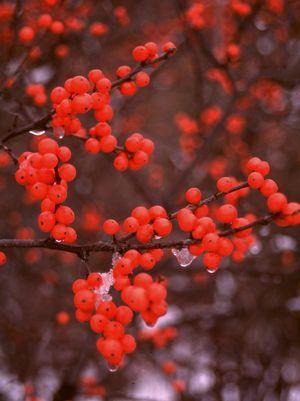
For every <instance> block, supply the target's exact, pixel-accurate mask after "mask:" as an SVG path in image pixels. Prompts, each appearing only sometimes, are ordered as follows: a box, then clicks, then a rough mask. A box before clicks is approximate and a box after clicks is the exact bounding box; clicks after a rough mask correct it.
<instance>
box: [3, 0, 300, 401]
mask: <svg viewBox="0 0 300 401" xmlns="http://www.w3.org/2000/svg"><path fill="white" fill-rule="evenodd" d="M45 12H48V13H50V14H51V15H52V16H55V18H56V19H58V20H60V21H62V22H63V23H64V24H65V31H64V32H63V33H62V34H60V35H57V34H53V33H46V34H41V35H40V36H39V37H38V38H37V43H36V44H35V47H34V48H28V47H26V46H24V45H22V44H21V43H19V42H18V38H17V36H16V34H15V32H17V30H18V29H19V27H22V26H23V25H26V24H30V23H32V24H34V21H35V20H36V18H37V17H38V16H39V15H40V14H41V13H45ZM0 22H1V24H0V45H1V54H0V62H1V74H0V75H1V82H2V84H1V88H2V89H1V97H0V130H1V137H2V138H3V137H4V136H5V135H6V134H7V132H8V130H9V129H11V128H12V127H13V126H17V127H22V126H23V125H25V124H27V123H29V122H31V121H34V120H36V119H39V118H41V117H42V116H43V115H46V114H47V112H48V111H49V110H50V108H51V104H50V102H49V93H50V91H51V89H52V88H53V87H54V86H57V85H63V83H64V81H65V80H66V79H67V78H69V77H72V76H74V75H79V74H80V75H86V74H87V73H88V71H89V70H90V69H92V68H101V69H102V70H103V71H105V73H106V74H108V76H109V77H111V78H112V79H115V70H116V68H117V67H118V66H120V65H123V64H129V65H134V63H133V61H132V57H131V51H132V49H133V48H134V47H135V46H137V45H139V44H143V43H145V42H147V41H154V42H157V43H158V44H159V45H162V44H163V43H164V42H166V41H169V40H171V41H173V42H174V43H175V44H176V45H177V47H178V51H177V53H176V54H175V55H174V57H172V58H171V59H170V60H168V61H167V62H165V63H164V64H161V65H160V66H159V67H158V68H156V69H154V70H153V71H152V70H151V84H150V86H149V87H147V88H144V89H140V90H138V92H137V93H136V95H134V96H133V97H131V98H126V97H123V96H121V94H119V93H118V92H115V93H114V95H113V101H112V104H113V107H114V110H115V116H114V118H113V121H112V127H113V132H114V134H115V135H116V136H117V137H118V138H120V139H119V140H120V143H123V142H124V141H125V139H126V138H127V136H129V135H130V134H131V133H133V132H141V133H142V134H143V135H144V136H145V137H147V138H150V139H152V140H153V141H154V142H155V146H156V149H155V152H154V155H153V157H152V160H151V162H150V164H149V165H147V166H146V167H145V168H143V169H142V170H141V171H139V172H126V173H120V172H117V171H116V170H115V169H114V167H113V165H112V158H111V157H110V156H109V155H108V156H107V155H103V154H98V155H90V154H87V153H86V152H85V151H84V149H83V146H82V144H81V143H80V141H76V140H74V138H72V137H64V138H61V139H60V142H61V144H62V143H63V144H68V145H69V146H70V147H71V148H72V152H73V157H72V161H73V163H74V164H75V165H76V167H77V170H78V176H77V178H76V180H75V181H74V182H73V183H72V184H71V185H70V197H69V199H70V200H69V202H68V204H69V205H70V206H72V208H74V210H75V212H76V224H75V226H76V230H77V232H78V237H79V239H78V242H82V243H84V242H87V241H96V240H97V239H107V237H106V236H105V234H104V233H103V232H102V230H101V225H102V222H103V220H104V219H107V218H115V219H118V220H122V219H124V218H125V217H127V216H128V215H129V214H130V212H131V209H132V208H133V207H135V206H137V205H145V206H151V205H154V204H161V205H163V206H165V207H166V208H167V209H168V210H170V211H172V210H176V209H178V207H180V206H182V205H183V204H184V199H183V198H184V192H185V190H186V189H187V188H189V187H190V186H197V187H199V188H200V189H201V191H202V192H203V194H204V196H208V195H210V194H211V193H214V192H215V191H216V187H215V181H216V179H218V178H219V177H220V176H223V175H233V176H235V177H236V178H238V179H243V175H242V172H241V168H242V166H243V163H244V160H245V159H246V158H248V157H249V156H251V155H256V156H259V157H261V158H263V159H264V160H268V161H269V163H270V164H271V178H274V179H275V180H276V181H277V182H278V183H279V187H280V190H281V191H282V192H284V193H285V194H287V196H288V198H289V199H291V200H295V201H296V200H299V195H300V190H299V183H300V181H299V179H300V150H299V149H300V147H299V145H300V130H299V123H300V113H299V111H300V79H299V78H300V76H299V71H300V4H299V2H298V1H296V0H290V1H289V0H287V1H283V0H215V1H210V0H203V1H185V0H172V1H171V0H151V1H147V0H140V1H138V2H137V1H133V0H132V1H131V0H124V1H121V0H119V1H110V0H98V1H93V0H86V1H79V0H78V1H76V0H74V1H71V0H66V1H60V2H59V1H50V0H48V1H42V0H38V1H37V0H24V1H22V0H18V1H1V3H0ZM11 76H13V80H12V82H10V81H9V82H8V81H7V78H8V77H11ZM3 83H4V84H3ZM31 83H39V84H43V85H44V86H45V94H46V95H47V97H46V99H45V101H44V102H41V103H43V104H36V103H34V102H33V101H32V99H31V98H30V97H29V96H28V94H27V93H26V87H27V86H28V84H31ZM83 125H84V126H85V127H89V126H90V125H91V121H90V120H89V117H87V118H86V119H85V120H83ZM47 134H48V135H50V136H51V135H53V133H52V131H51V129H50V128H49V130H48V131H47ZM81 134H82V135H84V132H81ZM9 145H10V146H11V147H12V148H13V150H14V152H15V153H16V154H20V153H21V152H23V151H25V150H28V149H35V146H36V138H35V137H34V136H33V135H31V134H30V133H26V134H24V135H22V136H20V137H18V138H16V140H14V141H11V143H9ZM0 165H1V175H0V190H1V196H0V210H1V219H0V233H1V234H0V236H1V238H23V239H26V238H34V237H37V238H39V237H41V234H40V233H39V230H38V227H37V223H36V218H37V215H38V212H39V207H38V205H37V204H32V202H30V200H29V199H28V197H26V194H25V191H24V189H23V188H22V187H20V186H19V185H17V184H16V183H15V181H14V178H13V174H14V171H15V167H14V166H13V164H12V163H10V161H9V158H8V157H7V154H5V153H0ZM239 210H241V213H255V214H256V215H257V216H262V215H264V214H265V213H266V207H265V202H264V201H263V200H262V199H261V197H259V196H257V195H255V194H254V195H251V196H250V197H248V198H246V199H242V201H241V202H240V204H239ZM256 234H257V242H256V244H255V245H254V246H253V247H252V248H250V250H249V252H248V254H247V255H246V257H245V258H244V259H243V260H241V261H240V262H239V263H233V262H231V261H229V260H228V261H227V262H225V263H224V264H223V265H222V267H221V268H220V270H219V271H218V272H217V273H216V274H214V275H211V274H209V273H207V272H206V271H205V270H204V268H203V266H202V264H201V259H200V258H197V259H196V260H195V261H194V262H193V263H192V264H191V265H190V266H189V267H186V268H183V267H181V266H180V265H179V264H178V262H177V260H176V258H175V257H174V256H173V255H172V254H171V252H166V254H165V257H164V259H163V260H162V261H161V262H160V263H159V264H158V265H157V266H156V267H155V269H154V270H153V271H152V273H153V275H154V276H155V275H156V276H157V275H164V276H166V277H167V278H168V283H169V286H168V288H169V291H168V304H169V311H168V314H167V315H166V316H165V317H163V318H161V319H160V320H159V322H158V324H157V325H156V326H155V327H154V328H147V327H146V326H145V325H143V324H142V323H141V322H140V321H139V320H138V319H137V320H136V322H135V323H134V325H133V326H132V327H131V332H132V333H134V334H135V335H136V336H137V337H138V338H139V342H138V347H137V350H136V351H135V353H133V354H132V355H130V357H128V358H127V360H126V363H125V366H124V367H123V368H122V369H120V370H118V371H117V372H114V373H112V372H109V371H108V369H107V366H106V365H105V362H104V361H103V359H102V358H101V357H100V356H99V354H98V352H97V350H96V348H95V339H96V336H95V335H94V334H93V333H91V331H90V330H89V328H88V325H83V324H79V323H78V322H77V321H76V320H75V318H74V308H73V304H72V298H73V296H72V291H71V285H72V282H73V281H74V280H75V279H76V278H79V277H83V276H84V274H85V267H84V266H83V263H82V262H81V261H80V260H79V258H77V256H76V255H72V254H67V253H63V252H56V251H53V250H41V249H29V250H20V249H17V250H8V251H7V258H8V262H7V264H6V265H4V266H1V273H0V274H1V276H0V277H1V290H0V308H1V313H0V338H1V345H0V361H1V363H0V400H3V401H21V400H26V401H48V400H49V401H50V400H53V401H67V400H69V401H70V400H74V401H88V400H89V401H94V400H95V401H96V400H102V399H105V400H116V401H122V400H136V401H144V400H146V401H172V400H184V401H193V400H197V401H198V400H201V401H279V400H280V401H298V400H300V341H299V338H300V286H299V279H300V265H299V230H296V228H278V227H276V226H266V227H263V228H260V229H258V230H256ZM90 265H91V268H92V270H94V271H106V270H109V269H110V267H111V255H110V254H105V253H98V254H95V255H93V256H92V257H91V260H90ZM174 364H175V365H174ZM174 366H175V367H176V369H175V371H174Z"/></svg>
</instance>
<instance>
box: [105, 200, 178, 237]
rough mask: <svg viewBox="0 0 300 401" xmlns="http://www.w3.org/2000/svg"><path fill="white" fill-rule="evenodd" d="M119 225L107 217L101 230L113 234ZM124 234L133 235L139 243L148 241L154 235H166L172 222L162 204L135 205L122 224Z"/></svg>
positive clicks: (169, 231)
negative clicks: (148, 206)
mask: <svg viewBox="0 0 300 401" xmlns="http://www.w3.org/2000/svg"><path fill="white" fill-rule="evenodd" d="M120 229H121V227H120V225H119V223H118V222H117V221H115V220H112V219H109V220H106V221H105V222H104V225H103V230H104V231H105V232H106V234H109V235H115V234H117V233H118V232H119V231H120ZM122 229H123V231H124V232H125V233H126V234H132V235H135V236H136V238H137V240H138V241H139V242H141V243H147V242H150V241H151V240H152V239H153V238H154V236H156V237H166V236H168V235H169V234H170V233H171V231H172V223H171V221H170V220H169V219H168V214H167V212H166V210H165V208H163V207H162V206H159V205H156V206H152V207H151V208H149V209H148V208H146V207H145V206H137V207H136V208H134V209H133V210H132V212H131V216H129V217H127V218H126V219H125V220H124V222H123V225H122Z"/></svg>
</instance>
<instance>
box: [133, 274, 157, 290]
mask: <svg viewBox="0 0 300 401" xmlns="http://www.w3.org/2000/svg"><path fill="white" fill-rule="evenodd" d="M152 283H153V279H152V277H151V276H150V274H148V273H139V274H137V275H136V276H135V278H134V280H133V284H134V285H135V287H143V288H145V289H147V288H148V287H149V286H150V284H152Z"/></svg>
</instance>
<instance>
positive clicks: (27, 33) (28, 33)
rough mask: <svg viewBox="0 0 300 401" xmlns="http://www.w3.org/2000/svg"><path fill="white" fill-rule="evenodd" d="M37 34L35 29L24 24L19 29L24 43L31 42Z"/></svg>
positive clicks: (20, 37)
mask: <svg viewBox="0 0 300 401" xmlns="http://www.w3.org/2000/svg"><path fill="white" fill-rule="evenodd" d="M34 36H35V33H34V30H33V29H32V28H31V27H30V26H24V27H23V28H22V29H20V31H19V39H20V41H21V42H22V43H29V42H31V41H32V40H33V38H34Z"/></svg>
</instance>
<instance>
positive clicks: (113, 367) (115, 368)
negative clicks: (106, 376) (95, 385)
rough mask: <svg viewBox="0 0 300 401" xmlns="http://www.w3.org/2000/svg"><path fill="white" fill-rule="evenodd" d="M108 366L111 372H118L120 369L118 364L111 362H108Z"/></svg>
mask: <svg viewBox="0 0 300 401" xmlns="http://www.w3.org/2000/svg"><path fill="white" fill-rule="evenodd" d="M107 368H108V370H109V371H110V372H116V371H117V370H118V369H119V366H118V365H111V364H110V363H107Z"/></svg>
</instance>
